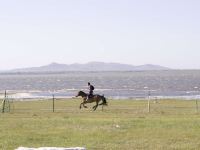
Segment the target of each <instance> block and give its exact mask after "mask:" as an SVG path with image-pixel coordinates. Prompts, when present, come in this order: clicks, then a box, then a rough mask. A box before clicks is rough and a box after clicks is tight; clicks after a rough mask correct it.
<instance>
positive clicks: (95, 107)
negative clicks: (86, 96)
mask: <svg viewBox="0 0 200 150" xmlns="http://www.w3.org/2000/svg"><path fill="white" fill-rule="evenodd" d="M98 105H99V102H96V105H95V106H94V109H93V110H94V111H95V110H96V109H97V107H98Z"/></svg>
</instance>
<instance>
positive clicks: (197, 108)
mask: <svg viewBox="0 0 200 150" xmlns="http://www.w3.org/2000/svg"><path fill="white" fill-rule="evenodd" d="M198 109H199V108H198V101H197V99H196V111H197V112H198V111H199V110H198Z"/></svg>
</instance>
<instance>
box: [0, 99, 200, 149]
mask: <svg viewBox="0 0 200 150" xmlns="http://www.w3.org/2000/svg"><path fill="white" fill-rule="evenodd" d="M80 102H81V100H80V99H71V100H56V101H55V112H54V113H53V112H52V101H51V100H43V101H39V100H38V101H16V102H13V103H11V108H12V109H11V112H10V113H4V114H3V113H1V114H0V149H2V150H13V149H15V148H17V147H19V146H24V147H44V146H49V147H52V146H57V147H72V146H80V147H86V148H87V149H88V150H121V149H133V150H135V149H138V150H143V149H145V150H146V149H148V150H156V149H165V150H168V149H169V150H171V149H181V150H182V149H185V150H189V149H191V150H193V149H199V147H200V134H199V133H200V114H199V113H198V110H197V108H196V103H195V101H193V100H191V101H184V100H158V101H151V109H150V113H148V107H147V101H146V100H140V101H138V100H108V102H109V105H108V106H107V107H104V108H103V111H102V107H99V108H98V109H97V111H92V109H91V107H92V106H93V105H94V104H88V106H89V108H88V109H81V110H80V109H79V104H80Z"/></svg>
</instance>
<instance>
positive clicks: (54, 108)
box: [53, 94, 55, 112]
mask: <svg viewBox="0 0 200 150" xmlns="http://www.w3.org/2000/svg"><path fill="white" fill-rule="evenodd" d="M54 109H55V98H54V94H53V112H54Z"/></svg>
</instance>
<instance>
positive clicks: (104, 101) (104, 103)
mask: <svg viewBox="0 0 200 150" xmlns="http://www.w3.org/2000/svg"><path fill="white" fill-rule="evenodd" d="M102 101H103V103H102V105H108V103H107V100H106V98H105V97H104V96H103V97H102Z"/></svg>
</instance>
